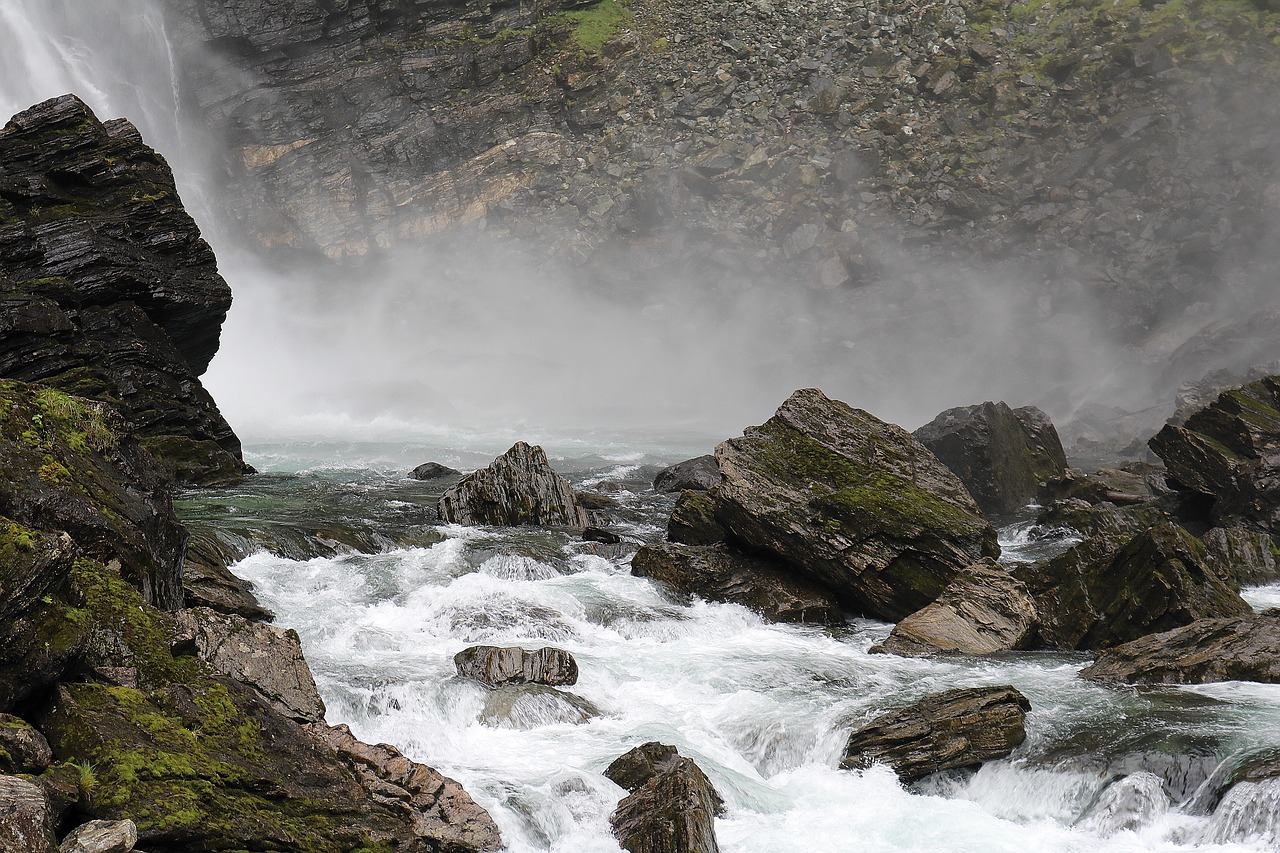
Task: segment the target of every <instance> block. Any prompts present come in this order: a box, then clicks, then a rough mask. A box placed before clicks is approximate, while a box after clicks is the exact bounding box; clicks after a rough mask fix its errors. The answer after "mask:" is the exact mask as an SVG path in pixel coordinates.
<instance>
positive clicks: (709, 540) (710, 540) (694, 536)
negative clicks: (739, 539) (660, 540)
mask: <svg viewBox="0 0 1280 853" xmlns="http://www.w3.org/2000/svg"><path fill="white" fill-rule="evenodd" d="M724 537H725V532H724V528H722V527H721V526H720V524H719V523H718V522H717V521H716V503H715V499H714V498H712V497H711V496H710V495H707V494H706V493H704V492H698V491H692V490H686V491H683V492H681V493H680V497H678V498H676V505H675V508H674V509H672V510H671V518H670V520H668V522H667V538H668V539H670V540H671V541H672V542H681V543H683V544H685V545H714V544H716V543H717V542H723V541H724Z"/></svg>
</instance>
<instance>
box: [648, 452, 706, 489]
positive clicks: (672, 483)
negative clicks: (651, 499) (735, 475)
mask: <svg viewBox="0 0 1280 853" xmlns="http://www.w3.org/2000/svg"><path fill="white" fill-rule="evenodd" d="M718 485H720V467H719V466H718V465H716V458H715V457H714V456H711V455H707V456H698V457H695V458H693V459H686V460H685V461H683V462H677V463H676V464H674V465H672V466H670V467H668V468H663V469H662V470H661V471H659V472H658V473H657V475H656V476H654V478H653V489H654V491H656V492H682V491H684V490H686V489H688V490H690V491H695V492H705V491H706V490H707V489H711V488H715V487H716V486H718Z"/></svg>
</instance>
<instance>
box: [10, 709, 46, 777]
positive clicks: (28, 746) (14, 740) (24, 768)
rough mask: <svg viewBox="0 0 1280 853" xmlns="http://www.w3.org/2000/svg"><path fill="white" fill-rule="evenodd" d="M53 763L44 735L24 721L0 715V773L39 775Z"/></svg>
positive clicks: (11, 716)
mask: <svg viewBox="0 0 1280 853" xmlns="http://www.w3.org/2000/svg"><path fill="white" fill-rule="evenodd" d="M52 761H53V751H52V750H50V749H49V742H48V741H46V740H45V739H44V735H42V734H40V732H38V731H36V730H35V729H33V728H32V727H31V724H30V723H28V722H27V721H26V720H23V719H21V718H19V717H15V716H13V715H12V714H0V773H7V774H17V773H30V774H32V775H39V774H41V773H43V772H44V771H45V769H46V768H47V767H48V766H49V764H50V763H52Z"/></svg>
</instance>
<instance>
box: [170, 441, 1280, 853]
mask: <svg viewBox="0 0 1280 853" xmlns="http://www.w3.org/2000/svg"><path fill="white" fill-rule="evenodd" d="M456 443H457V444H458V445H459V446H458V447H450V446H449V442H448V441H446V440H444V439H443V438H441V439H440V440H439V441H437V442H436V443H435V444H434V445H432V446H427V445H420V444H412V443H406V444H396V445H376V444H364V445H356V444H336V443H294V444H276V445H271V446H265V445H264V446H259V447H256V448H251V449H250V452H249V453H248V458H249V460H250V461H251V462H252V463H253V464H254V465H256V466H257V467H259V469H260V470H262V472H263V473H262V474H261V475H260V476H258V477H256V478H251V479H250V480H249V481H248V482H247V483H246V484H245V485H243V486H239V487H236V488H232V489H226V490H216V491H212V492H201V493H195V494H190V495H187V496H186V497H185V498H184V499H183V500H182V501H181V511H182V512H183V514H184V515H185V516H186V517H187V518H188V519H189V520H191V522H192V524H193V526H194V527H197V528H199V527H214V528H217V529H219V530H221V531H223V533H224V535H226V536H228V537H231V538H238V539H239V541H242V542H243V541H256V542H260V543H267V544H270V545H271V547H272V548H274V549H275V550H276V551H277V552H280V553H283V554H289V555H291V556H280V555H278V554H272V553H269V552H268V551H265V550H264V551H259V552H257V553H254V554H252V555H251V556H249V557H247V558H246V559H244V560H243V561H242V562H240V563H239V564H238V565H237V566H236V567H235V571H236V572H237V573H238V574H240V575H241V576H243V577H246V578H248V579H250V580H251V581H252V582H253V583H254V584H255V585H256V591H257V594H258V596H259V597H260V599H261V600H262V602H263V603H264V604H265V605H267V606H268V607H270V608H272V609H273V610H275V612H276V614H277V622H278V623H279V624H281V625H284V626H290V627H293V628H296V629H297V631H298V633H299V634H300V635H301V637H302V641H303V645H304V648H305V650H306V654H307V658H308V660H309V662H310V664H311V667H312V669H313V671H314V673H315V676H316V681H317V683H318V684H319V687H320V691H321V694H322V695H323V697H324V700H325V702H326V704H327V706H328V719H329V722H330V723H339V722H342V723H347V724H349V725H350V726H351V728H352V729H353V730H354V731H355V733H356V734H357V735H358V736H359V737H361V738H362V739H364V740H366V741H370V742H379V741H381V742H388V743H392V744H395V745H396V746H398V747H399V748H400V749H402V750H403V751H404V752H405V753H406V754H408V755H409V756H410V757H412V758H414V759H416V760H418V761H422V762H424V763H427V764H430V765H432V766H434V767H437V768H439V769H440V770H441V771H443V772H445V773H446V774H448V775H450V776H453V777H455V778H457V779H458V780H460V781H461V782H462V783H463V784H464V785H465V787H466V788H467V790H468V791H469V792H470V793H471V794H472V795H473V796H474V797H475V798H476V799H477V800H478V801H479V802H480V803H481V804H482V805H484V806H485V807H486V808H487V809H488V810H489V811H490V813H491V814H492V815H493V817H494V819H495V820H496V821H497V823H498V824H499V826H500V827H501V829H502V832H503V835H504V838H505V839H506V841H507V843H508V845H509V847H510V849H511V850H512V851H518V852H519V853H527V851H548V850H550V851H564V853H591V851H601V853H603V851H609V853H616V851H617V850H618V847H617V846H616V844H615V843H614V841H613V839H612V837H611V835H610V831H609V824H608V817H609V814H610V812H611V811H612V809H613V807H614V805H615V803H616V802H617V800H618V799H619V798H620V797H621V796H622V795H623V793H624V792H623V791H622V790H621V789H619V788H617V787H616V786H614V785H613V784H612V783H611V782H609V781H608V780H606V779H605V778H604V776H603V775H602V773H601V772H602V770H603V769H604V768H605V767H606V766H607V765H608V763H609V762H610V761H612V760H613V759H614V758H616V757H617V756H619V755H621V754H622V753H623V752H625V751H626V750H628V749H629V748H631V747H632V746H635V745H637V744H639V743H642V742H645V741H649V740H659V741H663V742H665V743H670V744H674V745H676V746H677V747H679V749H680V751H681V753H683V754H685V755H689V756H691V757H692V758H694V759H695V760H696V761H697V762H698V764H699V765H700V766H701V767H702V768H703V769H704V770H705V771H706V772H707V774H708V775H709V776H710V777H711V779H712V781H713V782H714V783H715V785H716V787H717V789H718V790H719V791H720V793H721V794H722V795H723V797H724V799H725V801H726V803H727V811H726V813H725V815H724V817H723V818H721V819H718V820H717V821H716V832H717V834H718V837H719V839H720V845H721V849H722V850H723V851H725V853H785V851H795V853H843V851H848V853H854V851H857V853H871V851H956V852H957V853H958V852H959V851H983V853H989V852H990V851H1016V853H1030V851H1082V853H1083V851H1173V850H1192V849H1194V850H1222V851H1227V850H1232V851H1237V850H1254V851H1256V850H1274V849H1277V846H1278V843H1280V842H1278V839H1280V784H1277V783H1270V784H1264V785H1250V784H1245V785H1240V786H1237V787H1236V788H1235V789H1234V790H1233V791H1232V792H1231V793H1229V794H1227V796H1226V797H1225V798H1224V799H1223V802H1222V803H1221V804H1220V805H1218V806H1217V809H1216V811H1214V812H1212V813H1210V811H1209V808H1210V807H1211V806H1212V803H1213V801H1214V800H1215V799H1216V798H1215V797H1211V796H1210V792H1211V791H1215V790H1217V789H1218V788H1219V787H1220V782H1219V781H1218V777H1215V776H1214V775H1213V774H1214V771H1215V769H1216V770H1218V776H1221V775H1222V774H1224V773H1226V772H1228V771H1229V770H1230V768H1231V767H1233V766H1234V764H1235V763H1236V762H1238V760H1239V759H1240V758H1241V757H1242V756H1244V755H1247V754H1251V753H1254V752H1257V751H1260V750H1264V749H1267V748H1275V747H1280V686H1269V685H1257V684H1247V683H1226V684H1218V685H1210V686H1205V687H1196V688H1171V689H1159V690H1142V691H1139V690H1131V689H1118V690H1117V689H1108V688H1103V687H1099V686H1096V685H1093V684H1090V683H1087V682H1084V681H1082V680H1080V679H1078V678H1077V677H1076V672H1077V671H1078V670H1079V668H1080V667H1081V666H1082V665H1083V664H1084V662H1085V661H1086V660H1087V658H1086V657H1085V656H1083V655H1078V654H1070V655H1068V654H1045V653H1021V654H1010V655H1003V656H995V657H991V658H975V659H945V660H918V659H909V658H899V657H894V656H889V655H879V654H875V655H873V654H869V653H868V649H869V648H870V647H871V646H872V645H873V644H875V643H876V642H878V641H880V640H882V639H883V638H884V637H885V636H886V635H887V634H888V631H889V629H890V627H891V626H889V625H887V624H883V623H879V622H874V621H869V620H864V619H856V618H850V619H849V621H848V622H847V623H846V624H845V625H843V626H840V627H838V628H835V629H827V628H820V627H815V626H803V625H800V626H797V625H771V624H767V623H765V622H764V621H762V620H761V619H760V618H759V617H757V616H756V615H754V614H753V613H751V612H750V611H747V610H745V609H743V608H741V607H737V606H733V605H724V604H713V603H707V602H704V601H701V600H697V599H694V600H688V599H684V598H681V597H679V596H675V595H672V594H671V593H669V592H667V591H665V590H664V589H663V588H662V587H661V586H659V585H658V584H656V583H654V582H652V581H650V580H647V579H643V578H637V577H633V576H632V575H631V574H630V571H629V568H628V559H629V555H628V554H627V553H626V552H627V551H628V550H629V549H626V548H624V549H617V548H610V547H608V546H599V545H594V544H591V543H583V542H580V541H577V540H576V539H575V538H574V537H572V536H570V535H568V534H567V533H564V532H562V531H546V530H531V529H515V530H502V529H493V528H463V527H458V526H439V525H436V524H435V521H434V511H433V507H434V504H435V500H436V498H437V497H438V495H439V493H440V490H441V488H442V486H441V485H440V484H432V483H419V482H416V481H413V480H410V479H408V478H406V476H405V472H406V471H408V470H409V469H410V468H412V467H413V466H414V465H415V464H417V463H420V462H424V461H428V460H434V461H439V462H443V463H445V464H450V465H452V466H453V467H458V468H463V469H471V468H475V467H480V466H483V465H484V464H487V462H488V461H489V460H490V459H492V457H493V456H495V455H497V454H498V453H500V452H501V451H502V450H505V449H506V445H505V444H501V443H499V442H498V441H497V440H495V439H492V438H479V437H469V438H464V439H460V440H459V441H457V442H456ZM507 443H509V442H507ZM544 444H545V446H546V447H547V449H548V452H549V454H550V455H551V457H552V461H553V465H555V466H556V467H557V469H558V470H560V471H561V472H562V473H565V474H566V475H567V476H569V477H570V478H571V479H572V480H573V481H574V483H575V486H576V487H577V488H579V489H595V488H599V487H600V486H601V484H603V486H604V488H606V489H608V490H609V491H608V494H610V495H611V496H612V497H614V498H615V499H617V500H618V501H619V504H620V506H619V508H618V509H617V510H616V511H614V512H613V521H612V522H611V523H610V524H609V525H608V526H609V527H610V528H611V529H613V530H614V531H615V532H618V533H620V534H621V535H623V536H624V537H626V538H627V539H628V540H631V541H632V543H633V544H632V546H631V547H632V548H634V547H635V545H637V544H638V543H640V542H644V541H654V540H657V539H659V538H661V537H662V535H663V531H664V526H665V521H666V515H667V513H668V512H669V511H670V508H671V505H672V503H673V501H672V499H671V498H670V497H668V496H663V495H657V494H655V493H654V492H653V491H652V490H651V489H650V488H649V483H650V481H651V479H652V476H653V474H654V473H655V472H656V471H657V470H658V469H659V468H660V467H661V466H663V465H666V464H669V463H671V462H674V461H678V460H679V459H682V458H686V457H688V456H692V455H696V454H698V453H703V452H707V451H708V450H709V449H710V446H711V445H710V442H707V443H702V444H699V443H698V442H697V441H696V440H685V441H674V442H668V443H663V442H660V441H654V440H652V439H651V438H647V439H639V440H638V439H636V438H635V437H626V438H619V439H612V440H609V439H602V438H599V437H591V436H588V437H573V438H560V439H557V440H544ZM464 445H465V448H466V449H460V447H463V446H464ZM1003 534H1004V535H1003V537H1002V539H1003V541H1004V544H1005V546H1006V548H1005V553H1006V559H1019V558H1030V557H1031V556H1035V555H1036V554H1037V553H1043V552H1044V551H1045V550H1046V549H1052V548H1054V547H1058V548H1060V547H1062V546H1063V544H1064V543H1062V542H1051V543H1044V542H1036V541H1034V540H1033V539H1031V538H1030V537H1028V536H1027V531H1026V528H1025V526H1023V527H1012V528H1009V529H1007V530H1005V531H1003ZM316 542H320V543H325V544H323V545H321V546H319V547H321V548H328V549H332V551H333V553H332V554H331V555H330V556H322V557H314V556H313V557H311V558H309V559H304V558H303V557H305V556H306V555H307V553H309V551H308V549H311V552H314V549H315V548H316V547H317V546H316V545H315V543H316ZM343 542H347V543H355V544H358V545H360V546H361V547H364V548H370V547H373V548H376V549H377V552H376V553H356V552H353V551H351V550H350V549H349V548H346V547H345V546H343V545H342V544H341V543H343ZM308 543H311V544H308ZM344 551H346V553H343V552H344ZM1248 595H1249V597H1250V600H1251V602H1252V603H1254V604H1255V606H1258V607H1261V606H1274V605H1275V604H1276V603H1277V602H1280V588H1274V587H1273V588H1261V589H1255V590H1250V591H1248ZM477 643H490V644H510V645H517V644H518V645H523V646H525V647H527V648H536V647H538V646H542V645H554V646H558V647H561V648H564V649H567V650H569V651H570V652H572V653H573V655H574V656H575V657H576V658H577V661H578V665H579V668H580V672H581V674H580V678H579V681H578V683H577V684H576V685H575V686H574V687H572V688H570V690H571V692H572V694H573V697H564V696H561V695H558V694H556V693H554V692H552V691H536V692H530V693H528V694H527V695H522V696H520V697H519V698H517V699H515V700H514V701H512V699H511V697H510V696H501V695H499V696H495V695H493V694H491V693H490V692H489V691H488V690H487V689H486V688H484V687H482V686H480V685H478V684H476V683H474V682H470V681H466V680H462V679H459V678H458V677H457V676H456V675H455V673H454V666H453V655H454V654H455V653H456V652H458V651H460V650H461V649H463V648H465V647H466V646H469V645H473V644H477ZM1004 683H1008V684H1013V685H1014V686H1016V687H1017V688H1018V689H1020V690H1021V691H1023V692H1024V693H1025V694H1026V695H1027V696H1028V698H1029V699H1030V701H1031V704H1032V711H1031V713H1030V715H1029V716H1028V720H1027V722H1028V731H1029V734H1028V739H1027V742H1026V743H1025V744H1024V745H1023V746H1022V747H1021V748H1019V750H1018V751H1017V752H1016V753H1015V754H1014V755H1013V756H1012V757H1011V758H1009V759H1007V760H1004V761H997V762H991V763H989V764H987V765H985V766H984V767H983V768H982V769H981V770H980V771H978V772H977V773H974V774H952V775H947V776H945V777H941V778H939V777H934V778H933V779H931V780H926V782H924V783H921V784H919V785H917V786H916V787H915V788H913V789H909V790H908V789H904V788H903V787H902V786H900V785H899V784H898V782H897V781H896V778H895V777H894V775H893V774H892V773H891V772H890V771H888V770H887V769H884V768H873V769H872V770H869V771H867V772H863V773H858V772H850V771H841V770H838V769H836V765H837V762H838V760H839V756H840V753H841V748H842V746H843V743H844V740H845V738H846V737H847V735H848V733H849V731H850V730H851V729H852V728H853V727H855V726H857V725H860V724H861V723H862V722H864V721H866V720H867V719H869V718H870V717H871V716H873V715H875V714H878V713H880V712H881V711H884V710H886V709H889V708H893V707H896V706H900V705H902V704H905V703H907V702H910V701H912V700H914V699H916V698H918V697H920V696H923V695H925V694H928V693H932V692H935V691H938V690H943V689H946V688H950V687H958V686H970V685H984V684H1004Z"/></svg>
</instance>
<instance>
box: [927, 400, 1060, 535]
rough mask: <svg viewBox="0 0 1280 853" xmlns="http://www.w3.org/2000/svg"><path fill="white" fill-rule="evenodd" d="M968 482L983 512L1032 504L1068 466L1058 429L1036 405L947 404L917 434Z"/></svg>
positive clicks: (995, 513) (1005, 512)
mask: <svg viewBox="0 0 1280 853" xmlns="http://www.w3.org/2000/svg"><path fill="white" fill-rule="evenodd" d="M913 434H914V435H915V437H916V438H918V439H919V440H920V443H921V444H923V445H924V446H925V447H927V448H929V450H931V451H932V452H933V454H934V455H935V456H937V457H938V458H939V459H941V460H942V462H943V464H945V465H946V466H947V467H948V468H950V469H951V470H952V471H954V472H955V473H956V476H958V477H959V478H960V480H961V481H962V482H963V483H964V484H965V486H967V487H968V489H969V493H970V494H971V495H973V499H974V500H975V501H977V502H978V506H979V507H981V509H982V511H983V512H985V513H987V514H988V515H992V516H1005V515H1009V514H1011V513H1014V512H1016V511H1017V510H1019V509H1021V508H1022V507H1024V506H1026V505H1027V504H1028V503H1031V502H1032V501H1033V500H1034V499H1035V497H1036V495H1037V494H1038V493H1039V491H1040V490H1041V488H1043V486H1044V485H1045V483H1047V482H1050V481H1052V480H1054V479H1057V478H1060V477H1061V476H1062V474H1063V472H1064V471H1066V469H1067V456H1066V453H1064V452H1063V450H1062V442H1061V441H1060V440H1059V438H1058V431H1057V430H1056V429H1054V426H1053V422H1052V421H1050V420H1049V416H1048V415H1046V414H1045V413H1044V412H1042V411H1040V410H1039V409H1037V408H1035V407H1034V406H1027V407H1025V408H1021V409H1011V408H1009V406H1008V405H1006V404H1005V403H991V402H987V403H981V404H979V405H976V406H963V407H960V408H955V409H948V410H947V411H945V412H943V413H942V414H940V415H938V416H937V417H936V418H934V419H933V420H932V421H930V422H929V423H927V424H925V425H924V426H922V427H920V428H919V429H918V430H916V431H915V433H913Z"/></svg>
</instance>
